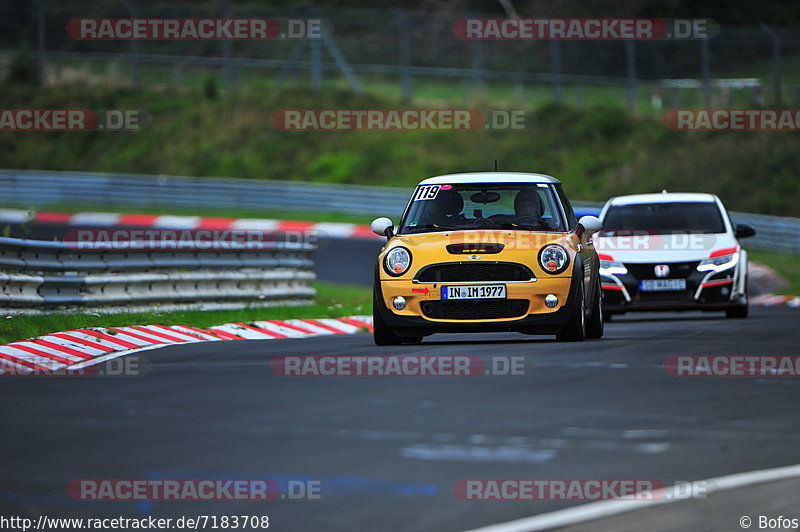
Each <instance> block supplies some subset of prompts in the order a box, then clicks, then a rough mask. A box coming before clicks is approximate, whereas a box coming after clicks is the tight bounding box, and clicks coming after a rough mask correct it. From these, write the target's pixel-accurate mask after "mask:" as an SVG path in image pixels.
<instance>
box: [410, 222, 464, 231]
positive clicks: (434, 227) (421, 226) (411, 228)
mask: <svg viewBox="0 0 800 532" xmlns="http://www.w3.org/2000/svg"><path fill="white" fill-rule="evenodd" d="M455 228H456V227H455V226H453V225H438V224H424V225H415V226H414V227H406V231H413V230H416V229H444V230H447V229H455Z"/></svg>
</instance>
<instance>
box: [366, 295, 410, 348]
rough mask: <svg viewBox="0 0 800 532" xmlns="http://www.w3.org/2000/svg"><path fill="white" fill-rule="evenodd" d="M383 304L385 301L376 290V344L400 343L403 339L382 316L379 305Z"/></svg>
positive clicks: (373, 329) (374, 306)
mask: <svg viewBox="0 0 800 532" xmlns="http://www.w3.org/2000/svg"><path fill="white" fill-rule="evenodd" d="M382 304H383V301H380V300H379V299H378V294H377V292H374V293H373V297H372V338H373V340H374V341H375V345H400V344H401V343H402V342H403V339H402V338H400V337H399V336H397V335H396V334H395V333H394V331H393V330H392V329H391V328H390V327H389V326H388V325H386V322H385V321H383V318H382V317H381V313H380V311H379V310H378V305H382Z"/></svg>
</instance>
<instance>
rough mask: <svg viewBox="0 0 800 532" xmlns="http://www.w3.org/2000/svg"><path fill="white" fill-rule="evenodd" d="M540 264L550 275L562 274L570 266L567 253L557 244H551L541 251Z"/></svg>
mask: <svg viewBox="0 0 800 532" xmlns="http://www.w3.org/2000/svg"><path fill="white" fill-rule="evenodd" d="M539 264H540V265H541V266H542V269H543V270H544V271H546V272H547V273H550V274H557V273H561V272H563V271H564V270H566V269H567V266H568V265H569V255H568V254H567V251H566V250H565V249H564V248H562V247H561V246H559V245H557V244H550V245H549V246H545V247H543V248H542V249H541V251H539Z"/></svg>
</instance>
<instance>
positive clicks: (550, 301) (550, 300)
mask: <svg viewBox="0 0 800 532" xmlns="http://www.w3.org/2000/svg"><path fill="white" fill-rule="evenodd" d="M544 304H545V306H546V307H547V308H556V307H557V306H558V298H557V297H556V296H554V295H553V294H547V296H545V298H544Z"/></svg>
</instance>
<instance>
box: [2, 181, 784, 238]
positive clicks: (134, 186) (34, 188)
mask: <svg viewBox="0 0 800 532" xmlns="http://www.w3.org/2000/svg"><path fill="white" fill-rule="evenodd" d="M0 190H2V191H3V194H2V197H0V202H2V203H4V204H7V205H9V206H11V205H14V206H18V207H20V206H21V207H44V206H47V205H53V204H61V205H66V204H68V205H76V206H80V205H90V206H91V207H92V208H95V209H97V208H114V209H120V208H126V209H135V208H137V207H153V206H155V207H173V208H174V207H183V208H188V209H207V208H209V207H213V208H215V209H234V210H244V209H247V210H259V209H277V210H299V211H314V212H341V213H347V214H359V215H365V216H376V217H377V216H390V217H391V216H397V215H399V213H400V212H402V210H403V208H404V206H405V204H406V202H407V201H408V197H409V196H410V194H411V189H403V188H391V187H373V186H365V185H334V184H325V183H308V182H301V181H261V180H254V179H235V178H208V177H202V178H199V177H180V176H163V175H142V174H104V173H87V172H55V171H49V170H46V171H45V170H0ZM602 205H603V204H602V203H600V202H587V201H576V202H573V206H574V207H575V210H576V212H577V213H578V214H579V215H582V214H596V213H598V212H599V210H600V208H601V207H602ZM731 217H732V218H733V221H734V223H746V224H749V225H752V226H753V227H755V228H756V231H757V234H756V236H755V237H753V238H749V239H747V240H746V244H747V246H748V247H750V248H754V249H770V250H774V251H780V252H783V253H792V254H800V218H789V217H779V216H768V215H763V214H749V213H741V212H731Z"/></svg>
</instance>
